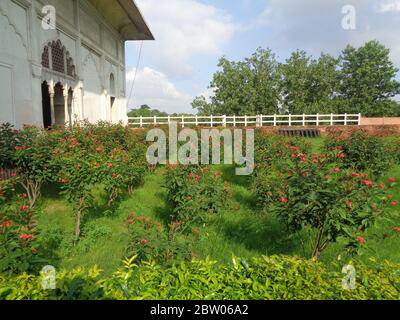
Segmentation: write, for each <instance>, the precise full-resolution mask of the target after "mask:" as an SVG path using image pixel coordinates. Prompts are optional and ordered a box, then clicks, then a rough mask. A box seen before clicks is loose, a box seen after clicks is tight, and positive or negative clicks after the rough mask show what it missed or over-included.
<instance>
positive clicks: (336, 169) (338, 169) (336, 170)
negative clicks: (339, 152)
mask: <svg viewBox="0 0 400 320" xmlns="http://www.w3.org/2000/svg"><path fill="white" fill-rule="evenodd" d="M333 171H335V172H340V171H342V170H341V169H340V168H335V169H333Z"/></svg>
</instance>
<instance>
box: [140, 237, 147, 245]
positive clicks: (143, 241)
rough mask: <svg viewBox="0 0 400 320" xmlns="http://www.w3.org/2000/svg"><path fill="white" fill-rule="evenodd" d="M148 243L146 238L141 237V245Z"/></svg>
mask: <svg viewBox="0 0 400 320" xmlns="http://www.w3.org/2000/svg"><path fill="white" fill-rule="evenodd" d="M148 243H149V241H148V240H146V239H143V240H142V241H140V244H141V245H142V246H146V245H147V244H148Z"/></svg>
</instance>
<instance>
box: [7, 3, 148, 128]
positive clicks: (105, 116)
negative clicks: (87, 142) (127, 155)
mask: <svg viewBox="0 0 400 320" xmlns="http://www.w3.org/2000/svg"><path fill="white" fill-rule="evenodd" d="M53 9H55V12H53ZM53 18H54V19H53ZM152 39H153V36H152V34H151V32H150V30H149V28H148V27H147V25H146V23H145V21H144V19H143V17H142V15H141V14H140V12H139V10H138V8H137V7H136V5H135V3H134V2H133V1H132V0H0V123H6V122H9V123H11V124H13V125H15V126H16V127H17V128H19V127H21V126H23V125H24V124H31V125H37V126H42V127H50V126H53V125H64V124H66V123H73V122H74V121H78V120H84V119H87V120H89V121H90V122H97V121H99V120H104V121H110V122H114V123H116V122H119V121H122V122H126V121H127V117H126V92H125V91H126V89H125V41H127V40H152Z"/></svg>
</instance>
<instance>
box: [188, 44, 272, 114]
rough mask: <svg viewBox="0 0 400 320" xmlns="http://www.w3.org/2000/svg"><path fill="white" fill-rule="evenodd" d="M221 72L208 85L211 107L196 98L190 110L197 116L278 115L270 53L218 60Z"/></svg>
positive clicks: (262, 51)
mask: <svg viewBox="0 0 400 320" xmlns="http://www.w3.org/2000/svg"><path fill="white" fill-rule="evenodd" d="M218 66H219V67H220V68H221V69H222V70H220V71H218V72H216V73H215V74H214V78H213V80H212V82H211V84H210V88H212V89H213V90H214V92H215V95H214V96H213V97H212V98H211V104H208V103H206V102H205V100H204V99H202V98H197V99H196V100H195V101H194V102H193V106H194V107H195V108H197V109H198V110H199V111H200V112H206V113H210V112H211V111H212V112H213V113H214V114H227V115H233V114H236V115H245V114H262V113H263V114H271V113H276V112H277V111H278V106H279V90H278V83H279V75H278V63H277V61H276V59H275V55H274V54H273V53H272V52H271V51H270V50H264V49H261V48H258V49H257V51H256V52H255V53H254V54H253V55H252V56H251V57H250V58H246V59H245V60H244V61H239V62H235V61H229V60H228V59H226V58H225V57H223V58H221V59H220V61H219V64H218Z"/></svg>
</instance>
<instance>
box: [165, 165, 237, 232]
mask: <svg viewBox="0 0 400 320" xmlns="http://www.w3.org/2000/svg"><path fill="white" fill-rule="evenodd" d="M165 186H166V188H167V192H168V193H167V199H168V201H169V203H170V204H171V206H172V208H173V217H172V221H177V222H181V223H182V224H183V229H186V227H187V226H188V225H189V224H190V223H204V222H206V221H207V217H208V216H209V215H210V214H216V213H219V212H220V211H221V209H222V208H223V206H224V205H225V203H226V199H227V195H228V193H229V191H230V187H229V186H228V184H227V183H224V182H223V180H222V173H220V172H216V173H211V172H210V171H209V169H208V168H207V167H201V166H194V165H193V166H168V167H167V173H166V176H165Z"/></svg>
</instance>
